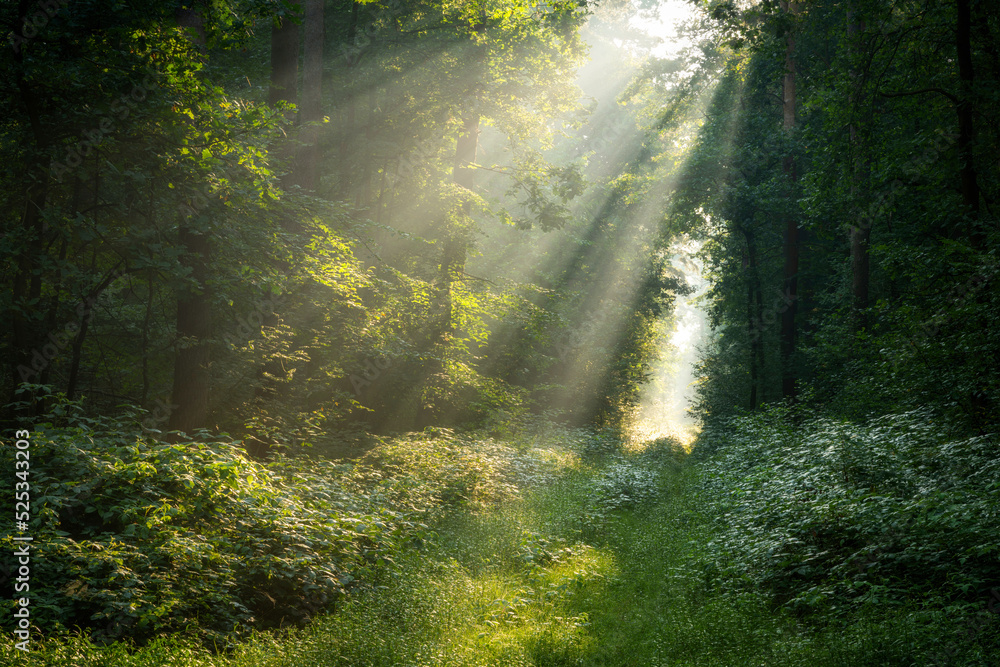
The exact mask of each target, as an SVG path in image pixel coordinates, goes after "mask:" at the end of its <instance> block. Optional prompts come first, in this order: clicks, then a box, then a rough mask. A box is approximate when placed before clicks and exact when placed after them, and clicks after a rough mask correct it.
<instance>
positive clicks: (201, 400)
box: [167, 221, 212, 433]
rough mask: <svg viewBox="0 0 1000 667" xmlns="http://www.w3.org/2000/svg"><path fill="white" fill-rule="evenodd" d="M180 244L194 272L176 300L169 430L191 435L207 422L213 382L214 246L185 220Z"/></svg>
mask: <svg viewBox="0 0 1000 667" xmlns="http://www.w3.org/2000/svg"><path fill="white" fill-rule="evenodd" d="M177 240H178V245H179V246H180V247H181V248H182V249H183V251H184V258H183V260H182V261H183V263H184V265H185V266H186V267H188V268H190V269H191V278H192V280H193V281H194V283H193V284H189V285H187V286H185V288H184V289H183V290H181V292H180V294H178V297H177V342H176V345H177V349H176V356H175V358H174V390H173V397H172V399H171V403H172V404H173V411H172V412H171V414H170V420H169V422H168V424H167V428H168V429H169V430H172V431H184V432H185V433H190V432H192V431H193V430H194V429H197V428H203V427H205V426H206V425H207V422H208V388H209V382H210V379H211V377H210V374H209V362H210V338H211V335H212V308H211V296H210V294H209V288H208V276H209V268H208V267H209V265H210V263H211V245H210V243H209V240H208V235H207V234H205V233H204V232H203V231H201V230H194V229H192V228H191V227H190V226H189V225H188V223H187V222H186V221H182V222H181V225H180V228H179V231H178V239H177Z"/></svg>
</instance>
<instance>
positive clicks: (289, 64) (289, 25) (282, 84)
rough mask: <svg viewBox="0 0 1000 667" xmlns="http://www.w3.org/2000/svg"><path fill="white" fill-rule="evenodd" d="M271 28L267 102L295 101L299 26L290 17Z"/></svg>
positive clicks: (282, 19) (272, 103) (283, 18)
mask: <svg viewBox="0 0 1000 667" xmlns="http://www.w3.org/2000/svg"><path fill="white" fill-rule="evenodd" d="M277 21H278V22H277V23H276V24H275V25H274V26H273V27H272V28H271V88H270V91H269V92H268V102H269V103H270V104H271V105H272V106H274V105H275V104H277V103H278V102H295V100H296V97H297V96H296V91H297V89H298V85H299V26H298V25H297V24H296V23H295V22H294V21H293V20H292V18H291V17H289V16H285V17H282V18H280V19H277Z"/></svg>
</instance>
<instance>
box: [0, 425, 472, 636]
mask: <svg viewBox="0 0 1000 667" xmlns="http://www.w3.org/2000/svg"><path fill="white" fill-rule="evenodd" d="M128 430H129V427H128V425H126V424H124V423H120V422H110V423H105V424H100V423H92V424H84V425H76V426H62V427H56V426H53V425H51V424H44V425H40V426H38V427H37V428H36V429H35V431H34V432H33V433H32V435H31V449H30V455H31V470H30V484H31V489H32V499H31V508H32V521H31V525H30V531H29V533H30V535H31V536H32V537H33V540H34V541H33V542H32V564H31V567H32V574H31V577H32V579H31V581H32V582H33V585H32V588H31V590H30V597H31V611H32V622H33V623H34V624H35V625H36V626H38V627H40V628H44V629H45V630H46V632H50V631H55V632H61V631H64V630H66V629H70V628H76V627H79V628H81V629H85V630H86V631H87V632H89V633H90V635H91V636H92V637H93V638H94V639H96V640H101V641H111V640H114V639H117V638H119V637H125V636H127V637H129V638H131V639H133V640H136V641H140V642H142V641H146V640H148V639H150V638H152V637H154V636H159V635H164V634H167V633H172V632H185V631H190V632H194V633H197V634H199V635H201V636H202V637H203V639H206V640H211V641H223V640H224V639H225V638H226V637H227V636H229V635H230V634H232V633H237V634H240V633H242V632H243V631H245V630H248V629H250V628H262V627H274V626H280V625H286V624H290V623H297V622H300V621H303V620H305V619H307V618H309V617H311V616H312V615H314V614H316V613H318V612H320V611H324V610H330V609H332V608H333V606H334V605H335V603H336V602H337V601H338V600H340V599H341V598H342V597H343V596H344V594H345V591H346V590H347V589H348V588H350V587H351V586H352V585H354V583H355V582H357V581H359V580H360V581H365V580H369V579H371V578H372V576H373V575H374V571H375V569H376V568H378V567H379V566H380V565H384V564H386V563H388V562H390V561H391V559H392V557H393V555H394V554H395V553H397V552H399V550H400V549H402V548H403V546H404V545H405V544H406V543H407V542H409V541H410V540H414V539H419V538H420V536H421V535H422V534H424V533H426V531H427V528H426V525H424V524H422V523H420V521H419V520H420V519H421V515H422V513H423V512H425V511H426V510H427V508H428V504H429V503H431V504H432V503H435V502H441V501H443V500H446V498H443V497H442V496H440V495H438V496H433V497H430V496H428V495H427V494H426V493H425V492H424V490H423V489H422V488H421V486H420V484H419V483H414V484H411V485H409V486H407V487H406V488H400V486H401V484H402V483H397V484H395V487H396V488H395V493H394V494H389V495H387V494H386V493H384V490H385V489H384V485H382V486H380V485H378V484H374V483H373V479H372V478H373V477H374V475H373V474H372V472H371V470H367V471H365V470H364V469H363V468H364V467H363V466H359V467H358V468H356V469H352V468H351V467H350V466H344V465H339V466H338V465H335V464H332V463H329V462H322V461H314V460H309V459H304V458H299V459H291V458H278V459H277V460H276V461H274V462H273V463H271V464H268V465H266V466H265V465H262V464H260V463H256V462H253V461H251V460H248V459H247V458H246V457H245V456H244V455H243V452H242V449H241V447H240V444H239V443H238V442H233V441H231V440H229V439H227V438H225V437H219V438H211V437H207V436H206V437H201V438H198V439H195V440H191V441H185V442H180V443H178V444H167V443H163V442H158V441H155V440H152V439H151V438H148V437H146V436H141V435H138V436H137V435H134V434H130V433H128ZM13 450H14V448H13V447H4V448H3V452H2V455H0V459H2V462H0V465H3V466H4V467H5V469H8V470H13V469H14V465H13V463H14V461H13V459H14V451H13ZM464 474H465V473H464V472H463V473H462V475H457V474H456V475H457V478H461V479H460V480H458V481H452V482H449V483H450V484H451V485H452V486H455V485H456V484H458V485H460V484H464V483H466V481H465V480H466V478H465V476H464ZM412 477H413V476H412V475H411V476H410V478H412ZM9 480H10V478H9V477H8V478H7V480H6V481H5V484H4V485H2V486H0V493H2V494H3V495H4V496H6V497H12V496H13V488H12V486H11V484H12V482H11V481H9ZM390 496H391V497H390ZM13 548H14V543H13V540H12V538H11V537H4V538H3V539H2V540H0V549H2V555H0V568H2V570H3V571H4V572H11V571H13V567H14V565H15V562H14V559H13V557H12V555H11V554H12V553H13ZM34 582H37V583H34ZM43 582H44V583H43ZM11 604H12V602H11V601H9V600H8V601H5V602H4V603H3V605H4V608H5V609H7V610H8V611H9V610H10V609H11V607H10V605H11ZM8 611H5V612H4V613H3V621H2V623H3V624H4V625H6V626H9V624H10V623H11V622H12V618H13V617H12V615H11V614H10V613H8Z"/></svg>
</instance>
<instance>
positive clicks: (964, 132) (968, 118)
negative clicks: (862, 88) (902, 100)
mask: <svg viewBox="0 0 1000 667" xmlns="http://www.w3.org/2000/svg"><path fill="white" fill-rule="evenodd" d="M957 5H958V17H957V22H956V27H955V28H956V29H955V46H956V48H957V50H958V78H959V82H960V87H959V94H958V108H957V111H958V161H959V164H960V165H961V183H962V203H963V204H964V205H965V208H966V210H967V211H968V214H969V217H970V225H969V238H970V240H971V242H972V245H973V247H976V248H980V249H981V248H983V247H984V246H985V244H986V235H985V234H984V233H983V230H982V229H980V227H979V220H978V218H979V182H978V179H977V176H976V167H975V162H974V158H973V154H972V148H973V143H974V141H975V125H974V121H973V108H972V107H973V105H972V94H973V93H972V83H973V79H974V78H975V76H974V70H973V67H972V11H971V4H970V0H957Z"/></svg>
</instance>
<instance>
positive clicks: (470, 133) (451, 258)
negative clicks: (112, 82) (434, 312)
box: [441, 113, 479, 331]
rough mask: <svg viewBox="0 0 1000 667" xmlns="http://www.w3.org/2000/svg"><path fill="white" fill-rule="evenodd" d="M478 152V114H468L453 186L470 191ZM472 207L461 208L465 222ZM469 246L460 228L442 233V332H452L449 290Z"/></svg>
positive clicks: (459, 144)
mask: <svg viewBox="0 0 1000 667" xmlns="http://www.w3.org/2000/svg"><path fill="white" fill-rule="evenodd" d="M478 148H479V114H475V113H474V114H470V115H468V116H466V117H465V118H464V119H463V128H462V134H461V135H459V137H458V142H457V146H456V148H455V167H454V169H453V170H452V178H453V180H454V182H455V185H460V186H462V187H463V188H465V189H466V190H469V191H472V190H473V189H474V188H475V183H476V175H475V174H476V170H475V168H473V167H472V166H471V165H473V164H475V162H476V153H477V151H478ZM470 212H471V207H470V206H469V204H468V202H466V203H465V204H463V205H462V217H463V218H468V216H469V214H470ZM467 245H468V231H467V230H466V229H465V227H464V225H463V226H458V227H452V228H451V229H446V230H445V238H444V251H443V253H442V257H441V285H442V290H443V297H444V298H443V304H444V308H443V312H442V322H443V329H444V330H446V331H451V330H452V328H453V327H452V296H451V286H452V284H453V283H454V282H455V281H456V280H459V279H460V276H461V275H462V274H463V273H464V272H465V260H466V254H467V251H468V250H467V247H466V246H467Z"/></svg>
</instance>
